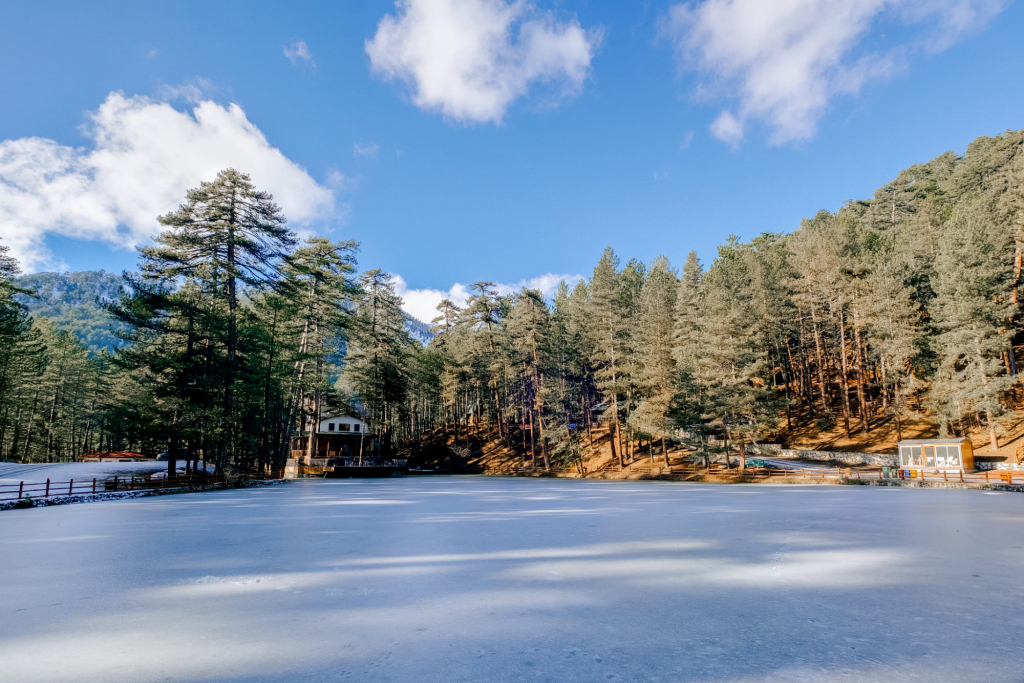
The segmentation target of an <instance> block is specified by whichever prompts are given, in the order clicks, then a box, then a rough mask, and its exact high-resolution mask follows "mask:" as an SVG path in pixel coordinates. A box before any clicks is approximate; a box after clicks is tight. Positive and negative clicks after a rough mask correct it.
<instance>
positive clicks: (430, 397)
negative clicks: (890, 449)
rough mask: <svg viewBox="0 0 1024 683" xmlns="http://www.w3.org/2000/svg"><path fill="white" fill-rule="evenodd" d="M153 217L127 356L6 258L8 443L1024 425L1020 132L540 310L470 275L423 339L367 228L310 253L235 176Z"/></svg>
mask: <svg viewBox="0 0 1024 683" xmlns="http://www.w3.org/2000/svg"><path fill="white" fill-rule="evenodd" d="M811 201H813V199H810V198H809V199H808V202H811ZM225 206H232V207H243V209H241V210H235V209H232V211H230V212H227V213H226V212H225V209H224V207H225ZM159 220H160V222H161V223H162V224H163V226H164V227H165V232H164V233H162V235H161V236H160V238H159V239H158V240H157V243H156V244H155V245H154V246H153V247H149V248H146V249H144V250H143V251H142V255H141V263H140V269H139V275H137V276H132V277H130V278H129V287H128V288H127V290H126V291H125V293H123V294H122V295H121V297H120V299H119V300H118V301H117V302H116V303H115V304H113V305H111V306H110V307H109V308H108V312H109V314H110V315H111V316H112V319H113V320H116V321H117V322H118V323H119V324H120V325H122V326H123V329H124V330H125V335H126V339H127V341H128V344H127V346H126V347H125V348H123V349H121V350H119V351H118V352H117V354H116V356H115V357H113V358H110V357H107V356H105V355H102V354H101V355H100V356H97V357H95V358H88V357H87V356H86V354H85V349H84V347H83V346H82V344H81V342H80V341H78V340H77V339H76V338H74V336H73V335H68V334H64V333H61V332H60V331H58V330H56V329H55V328H54V327H53V325H52V324H50V323H48V322H46V321H45V320H36V321H32V320H31V319H29V318H28V317H27V313H26V311H25V310H24V307H22V306H20V305H19V304H18V303H17V301H16V300H15V294H14V289H13V287H14V286H15V284H14V283H15V281H14V280H12V275H13V267H14V264H13V263H10V261H9V260H8V261H5V264H6V265H5V266H4V268H5V271H4V272H5V278H4V284H3V287H4V289H3V292H4V296H5V297H6V298H5V299H4V304H3V306H4V309H3V310H4V311H5V313H4V316H5V317H4V321H5V322H4V328H3V332H2V334H4V335H6V336H5V338H4V344H3V350H2V353H3V354H4V357H3V358H2V359H0V361H2V363H3V370H2V373H3V374H2V377H0V419H2V420H3V421H2V423H0V448H2V456H3V457H4V458H9V459H33V458H35V459H43V458H68V457H73V456H74V455H75V454H77V453H79V452H81V451H83V450H89V449H92V448H97V447H99V446H103V447H108V446H109V447H132V448H136V449H143V450H150V451H153V450H156V449H160V450H164V449H166V448H175V449H183V450H184V451H186V452H187V453H188V454H189V457H190V458H192V457H194V455H195V454H196V453H198V452H200V451H202V452H203V453H205V454H207V455H208V456H209V457H210V458H211V459H214V460H216V461H217V462H219V463H221V464H233V465H235V466H243V467H245V466H251V465H261V466H273V467H279V466H280V465H281V464H282V463H283V460H284V458H285V457H286V456H287V451H288V443H289V439H290V438H291V437H293V436H295V435H297V434H300V433H301V431H302V428H303V425H305V424H308V423H310V422H312V421H314V420H315V419H316V416H317V415H319V414H320V413H321V412H322V411H324V410H326V409H327V408H330V409H333V410H338V409H350V410H355V411H357V412H360V413H362V414H363V415H364V416H365V417H366V419H367V420H368V421H369V422H370V424H371V426H372V429H373V432H374V434H375V435H376V436H377V438H376V439H375V440H374V447H375V448H378V449H379V450H380V451H382V452H391V451H394V450H395V449H397V448H399V447H402V446H403V445H415V444H421V443H424V441H425V440H426V439H428V438H429V439H431V440H432V442H433V443H443V444H447V443H454V442H455V441H458V440H459V439H460V438H461V437H464V436H465V434H466V433H467V431H468V430H469V429H470V428H472V429H473V430H474V431H476V432H477V433H479V432H481V431H486V432H489V433H491V434H492V435H493V436H494V437H495V438H498V439H500V440H503V441H504V442H505V444H506V446H507V447H508V448H510V449H514V450H516V451H517V452H520V453H521V454H522V455H523V457H530V458H532V459H534V460H535V461H536V462H538V463H541V464H542V465H544V466H547V465H548V464H550V463H552V462H558V463H560V464H565V465H571V464H573V463H575V462H578V461H579V459H580V458H581V457H582V441H583V437H582V434H583V433H585V430H586V429H588V428H590V427H592V426H593V425H594V423H596V422H600V423H602V424H603V425H606V426H609V427H610V429H611V431H612V433H613V434H614V435H615V438H614V439H612V440H611V443H612V454H613V457H614V458H615V459H617V460H618V462H619V463H620V464H621V463H624V462H625V461H626V459H628V458H629V457H630V454H631V453H632V451H633V449H635V448H636V445H637V444H638V443H645V444H646V445H647V448H648V449H650V448H651V445H652V444H657V446H658V447H659V448H660V449H661V450H662V451H664V450H665V449H666V448H668V446H669V442H676V443H683V444H686V445H689V446H691V447H693V448H696V449H697V450H698V451H699V452H701V453H705V454H707V453H713V452H715V451H716V450H717V451H719V452H720V451H722V450H725V449H729V450H732V451H733V452H738V453H739V454H740V455H741V456H742V454H743V452H744V450H745V448H746V446H748V445H750V444H754V443H761V442H765V441H781V442H785V441H787V440H790V439H793V438H794V437H795V436H796V435H797V434H799V433H806V432H807V431H808V430H810V431H817V432H819V433H825V432H831V431H834V432H837V433H839V434H840V435H841V436H843V437H845V438H846V439H847V440H849V439H851V438H853V437H855V436H857V435H859V436H860V437H861V438H862V441H867V440H870V439H872V438H876V436H875V435H878V434H880V433H883V432H884V433H886V434H892V435H894V437H895V438H899V437H900V436H901V435H902V433H903V430H904V428H905V425H906V424H907V423H908V422H911V423H914V424H915V425H919V424H921V422H922V421H925V422H927V423H929V424H931V425H933V426H934V428H935V429H936V430H937V431H939V432H941V433H943V434H957V435H964V434H969V433H971V432H974V433H984V434H985V438H986V440H987V442H988V443H989V444H990V446H991V448H992V449H993V450H994V449H995V448H996V447H997V446H998V445H999V440H1000V439H1004V440H1005V438H1006V435H1007V434H1008V433H1009V429H1010V426H1011V425H1012V424H1015V423H1016V422H1017V417H1016V413H1015V411H1016V402H1017V400H1018V390H1019V388H1018V377H1017V374H1018V369H1017V356H1016V350H1015V345H1016V344H1017V343H1018V342H1019V341H1020V307H1019V302H1018V296H1019V293H1018V288H1019V286H1020V277H1021V260H1022V259H1021V247H1022V244H1024V131H1010V132H1007V133H1006V134H1004V135H1002V136H998V137H995V138H979V139H977V140H976V141H974V142H973V143H972V144H971V145H970V146H969V148H968V149H967V151H966V153H965V154H964V155H962V156H959V155H956V154H954V153H947V154H944V155H942V156H940V157H938V158H936V159H933V160H932V161H930V162H928V163H925V164H921V165H917V166H912V167H910V168H908V169H906V170H905V171H903V172H901V173H900V174H899V175H898V176H897V177H896V178H894V179H893V180H892V181H890V182H888V183H886V184H885V185H883V186H882V187H881V188H879V189H878V190H877V191H876V192H875V194H874V196H872V197H870V198H866V199H860V200H851V201H848V202H846V204H845V205H844V206H843V207H842V208H840V209H839V210H838V211H836V212H835V213H829V212H827V211H821V212H818V213H817V214H815V215H814V216H813V217H811V218H808V219H805V220H804V221H803V222H802V223H801V224H800V225H799V226H794V227H795V230H794V231H793V232H792V233H762V234H761V235H759V236H757V237H755V238H753V239H751V240H749V241H742V240H741V239H739V238H736V237H731V238H729V239H728V240H727V242H726V243H725V244H724V245H722V246H721V247H719V249H718V254H717V256H716V257H715V258H714V260H713V261H712V262H711V263H710V264H702V263H701V262H700V261H699V259H698V258H697V255H696V254H695V253H692V252H691V253H690V254H688V255H687V256H685V258H681V259H680V260H681V262H682V263H681V265H677V264H675V263H673V261H672V260H670V258H669V257H668V256H659V257H657V258H656V259H654V260H653V261H651V262H650V263H642V262H640V261H638V260H636V259H633V260H629V261H628V262H626V263H622V261H621V260H620V259H619V257H618V256H617V255H616V254H614V253H613V252H612V251H611V250H610V249H607V250H605V252H604V254H603V256H602V257H601V259H600V260H599V262H598V263H597V265H596V266H595V268H594V270H593V273H592V275H591V277H590V278H588V279H587V280H585V281H581V282H580V283H578V284H577V285H576V286H575V287H574V288H573V289H571V290H570V289H569V288H568V287H566V286H565V285H564V284H563V285H562V287H560V288H559V290H558V291H557V293H556V295H555V296H554V298H553V300H550V301H548V300H545V298H544V297H543V296H542V295H541V294H540V293H539V292H536V291H531V290H524V291H522V292H520V293H518V294H515V295H511V296H500V295H498V294H497V293H496V290H495V288H494V286H493V285H492V284H491V283H488V282H479V283H476V284H475V285H474V286H473V292H474V294H473V296H472V297H471V298H470V299H469V300H468V301H467V302H466V304H465V305H464V306H457V305H455V304H454V303H453V302H451V301H444V302H442V303H441V304H440V306H439V307H438V317H437V319H436V320H435V321H434V326H433V328H432V330H433V333H434V334H435V336H434V337H433V339H432V340H430V341H429V344H428V345H427V346H426V347H424V346H422V345H421V344H418V343H414V342H413V340H412V338H411V337H410V334H409V331H408V329H407V324H406V316H405V314H404V313H403V312H402V311H401V309H400V306H401V300H400V299H399V297H398V296H397V295H396V293H395V289H394V286H393V283H392V280H391V278H390V276H388V275H387V274H386V273H383V272H381V271H380V270H369V271H366V272H363V273H362V274H357V270H356V263H355V256H356V249H357V245H356V244H355V243H353V242H341V243H331V242H330V241H329V240H326V239H324V238H311V239H309V240H306V241H304V242H303V243H301V244H300V243H298V242H297V240H296V238H295V237H294V235H293V234H292V233H291V232H289V231H288V229H287V227H286V223H285V220H284V217H283V216H282V215H281V213H280V210H279V209H278V208H277V207H276V206H275V205H274V204H273V203H272V201H271V198H270V197H269V196H268V195H266V194H265V193H262V192H260V191H258V190H257V189H256V188H254V187H253V186H252V185H251V183H250V182H249V181H248V178H247V177H246V176H244V175H243V174H240V173H238V172H237V171H233V170H230V169H229V170H227V171H224V172H222V173H221V174H220V175H219V176H218V177H217V179H216V180H215V181H213V182H210V183H203V184H202V185H201V186H200V187H199V188H197V189H195V190H191V191H190V192H189V194H188V197H187V202H186V204H184V205H183V206H182V208H181V209H180V210H179V211H176V212H174V213H171V214H168V215H166V216H162V217H160V219H159ZM744 229H746V226H744ZM676 257H678V255H672V258H676ZM523 267H524V269H526V268H528V264H523ZM168 283H173V285H174V286H173V287H170V286H169V285H168ZM243 294H244V295H243ZM342 354H343V355H342ZM341 358H343V359H344V360H340V359H341ZM335 378H338V379H335ZM712 436H713V437H715V439H714V446H713V447H712V445H711V439H710V437H712ZM740 461H741V462H742V457H741V458H740Z"/></svg>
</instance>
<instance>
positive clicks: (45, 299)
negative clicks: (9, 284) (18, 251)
mask: <svg viewBox="0 0 1024 683" xmlns="http://www.w3.org/2000/svg"><path fill="white" fill-rule="evenodd" d="M121 282H122V280H121V276H120V275H115V274H113V273H108V272H106V271H103V270H86V271H81V272H78V273H33V274H32V275H22V276H21V277H18V278H16V279H15V281H14V283H15V285H16V286H18V287H20V288H22V289H29V290H32V291H34V292H35V296H28V295H25V294H20V295H17V297H16V298H17V299H18V301H20V302H21V303H22V304H24V305H25V307H27V308H28V310H29V311H30V312H31V313H32V315H34V316H36V317H41V318H50V319H51V320H53V321H54V323H55V324H56V325H57V328H58V329H64V330H72V331H73V332H74V333H75V334H76V335H78V338H79V339H80V340H81V341H82V343H83V344H84V345H85V346H86V347H87V348H88V349H89V350H90V351H92V352H93V353H99V351H100V349H107V351H109V352H111V353H113V352H114V350H115V349H117V348H120V347H121V346H122V345H123V344H124V342H122V341H121V340H120V339H118V338H117V336H116V335H115V334H114V331H115V330H117V329H119V328H120V327H121V325H120V323H117V322H115V321H113V320H111V318H110V316H109V315H107V312H106V311H104V310H103V308H102V306H103V304H106V303H110V302H111V301H115V300H116V299H117V293H118V290H119V289H120V288H121Z"/></svg>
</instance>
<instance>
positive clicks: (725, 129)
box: [711, 110, 743, 147]
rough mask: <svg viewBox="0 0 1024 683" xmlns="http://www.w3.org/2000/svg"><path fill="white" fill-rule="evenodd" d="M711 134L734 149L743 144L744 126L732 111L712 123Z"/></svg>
mask: <svg viewBox="0 0 1024 683" xmlns="http://www.w3.org/2000/svg"><path fill="white" fill-rule="evenodd" d="M711 134H712V135H714V136H715V137H716V138H718V139H719V140H721V141H722V142H725V143H727V144H729V145H732V146H733V147H736V146H737V145H739V144H740V143H741V142H743V124H742V123H741V122H740V121H739V119H737V118H736V117H735V116H733V114H732V112H731V111H728V110H726V111H723V112H722V113H721V114H719V115H718V118H716V119H715V120H714V121H712V122H711Z"/></svg>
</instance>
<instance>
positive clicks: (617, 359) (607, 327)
mask: <svg viewBox="0 0 1024 683" xmlns="http://www.w3.org/2000/svg"><path fill="white" fill-rule="evenodd" d="M618 267H619V259H618V257H617V256H616V255H615V252H613V251H612V249H611V247H608V248H607V249H605V250H604V254H602V256H601V260H600V261H599V262H598V264H597V267H595V268H594V274H593V276H592V277H591V278H590V287H589V289H590V319H591V324H590V326H589V331H590V334H591V338H592V343H593V349H594V356H593V359H594V366H595V368H596V376H597V385H598V387H599V388H600V389H601V391H602V392H603V393H604V395H605V398H606V400H607V402H608V410H609V412H610V415H611V425H610V429H611V430H612V434H611V444H612V457H613V458H616V457H617V459H618V461H619V467H623V466H624V465H625V461H624V459H623V453H622V436H621V434H620V427H619V395H620V394H621V393H623V386H622V378H621V375H622V367H621V366H622V362H623V358H622V356H623V344H622V328H623V320H622V313H621V292H620V288H621V281H620V279H619V272H618ZM616 446H618V449H616Z"/></svg>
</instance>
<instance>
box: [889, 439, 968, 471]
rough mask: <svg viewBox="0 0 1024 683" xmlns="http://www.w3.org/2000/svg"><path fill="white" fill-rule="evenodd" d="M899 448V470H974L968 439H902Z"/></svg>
mask: <svg viewBox="0 0 1024 683" xmlns="http://www.w3.org/2000/svg"><path fill="white" fill-rule="evenodd" d="M899 448H900V453H899V455H900V469H904V470H912V469H923V470H925V471H927V470H935V471H938V472H941V471H943V470H947V471H948V470H953V471H960V470H963V471H964V472H971V471H973V470H974V447H973V446H972V445H971V442H970V440H969V439H904V440H903V441H900V443H899Z"/></svg>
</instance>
